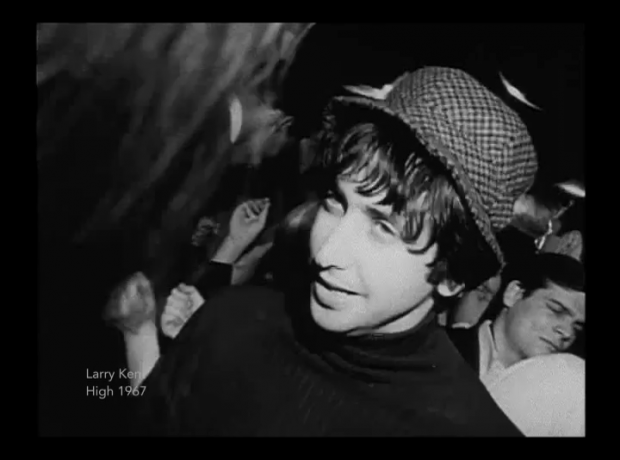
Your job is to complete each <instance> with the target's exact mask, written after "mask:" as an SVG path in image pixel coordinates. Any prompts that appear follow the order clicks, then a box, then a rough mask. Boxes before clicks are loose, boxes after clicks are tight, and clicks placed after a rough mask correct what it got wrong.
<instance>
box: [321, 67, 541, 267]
mask: <svg viewBox="0 0 620 460" xmlns="http://www.w3.org/2000/svg"><path fill="white" fill-rule="evenodd" d="M334 104H343V105H356V106H363V107H368V108H372V109H377V110H381V111H383V112H385V113H386V114H388V115H391V116H394V117H396V118H398V119H399V120H401V121H402V122H404V123H406V124H407V125H408V126H409V127H410V128H411V129H412V131H413V132H414V134H415V135H416V136H417V138H418V139H419V140H420V141H421V142H422V143H423V144H424V145H425V146H426V147H427V149H428V150H429V152H430V153H431V154H432V155H436V156H437V157H438V158H439V159H440V160H441V161H442V163H443V164H444V165H445V166H446V167H447V169H448V170H449V172H450V173H451V175H452V177H453V178H454V180H455V182H456V184H457V186H458V187H459V188H460V192H461V194H462V196H464V197H465V200H466V205H467V206H468V208H469V210H470V211H471V213H472V215H473V217H474V219H475V222H476V225H477V226H478V228H479V230H480V232H481V233H482V235H483V237H484V239H485V240H486V242H487V243H488V244H489V245H490V247H491V248H492V249H493V251H494V253H495V255H496V256H497V259H498V261H499V262H500V264H503V263H504V257H503V254H502V251H501V249H500V247H499V244H498V243H497V240H496V238H495V232H497V231H499V230H501V229H503V228H505V227H506V226H507V225H508V224H509V223H510V221H511V219H512V214H513V206H514V203H515V201H516V199H517V198H518V197H519V196H520V195H521V194H523V193H524V192H526V191H527V190H528V189H529V188H530V187H531V185H532V184H533V182H534V177H535V175H536V171H537V168H538V162H537V156H536V151H535V149H534V145H533V143H532V139H531V137H530V135H529V133H528V131H527V128H526V127H525V125H524V123H523V122H522V121H521V119H520V118H519V116H518V115H517V114H516V113H515V112H514V111H513V110H512V109H510V108H509V107H508V106H507V105H506V104H505V103H504V102H503V101H502V100H501V99H500V98H499V97H497V96H495V95H494V94H492V93H491V92H490V91H489V90H488V89H487V88H485V87H484V86H482V85H481V84H480V83H479V82H478V81H476V80H475V79H474V78H473V77H471V76H470V75H468V74H467V73H465V72H463V71H461V70H456V69H449V68H443V67H427V68H423V69H420V70H417V71H415V72H412V73H407V74H405V75H403V76H401V77H400V78H399V79H398V80H396V82H394V84H393V87H392V89H391V90H390V91H389V92H388V93H387V95H386V96H385V98H384V99H382V100H377V99H371V98H367V97H359V96H351V97H348V96H347V97H338V98H335V99H334V100H333V101H332V102H331V104H330V106H329V108H328V109H327V111H328V114H329V112H330V110H333V107H334Z"/></svg>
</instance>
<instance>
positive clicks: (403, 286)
mask: <svg viewBox="0 0 620 460" xmlns="http://www.w3.org/2000/svg"><path fill="white" fill-rule="evenodd" d="M356 179H357V178H352V180H347V181H344V180H338V182H337V192H336V196H334V197H332V198H329V199H326V200H325V201H324V202H323V203H322V206H321V208H320V209H319V211H318V214H317V216H316V220H315V222H314V225H313V227H312V231H311V235H310V249H311V254H312V257H313V259H314V261H315V262H316V263H317V264H318V266H319V268H320V271H319V274H318V275H317V276H316V278H315V279H314V280H313V283H312V287H311V299H310V305H311V312H312V316H313V318H314V320H315V321H316V322H317V324H318V325H319V326H321V327H322V328H324V329H326V330H329V331H332V332H341V333H347V334H351V335H359V334H364V333H372V332H379V333H394V332H400V331H404V330H407V329H409V328H411V327H413V326H415V325H416V324H418V323H419V322H420V321H422V320H423V319H424V317H425V316H426V315H427V313H428V312H429V310H430V309H431V307H432V305H433V300H432V297H431V295H432V293H433V290H434V286H433V285H431V284H430V283H429V282H428V281H427V277H428V274H429V272H430V268H429V267H428V265H429V263H430V262H432V261H433V260H434V257H435V254H436V251H437V247H436V245H433V246H431V247H430V249H429V250H427V251H426V252H425V253H423V254H417V255H416V254H411V253H410V252H408V251H407V248H408V246H407V245H406V244H405V243H404V242H403V241H402V239H401V237H400V232H399V231H400V229H401V228H402V225H403V219H402V218H399V217H393V216H392V217H390V215H391V211H392V207H391V206H386V205H379V204H377V203H378V202H380V201H381V199H382V198H383V197H384V194H380V195H377V196H373V197H365V196H362V195H360V194H359V193H358V192H357V191H356V190H357V187H358V184H357V183H356V182H355V180H356ZM427 238H428V231H426V230H425V231H424V232H423V233H422V236H421V238H420V239H419V241H418V242H417V243H416V244H415V247H423V246H424V244H425V243H426V242H427ZM409 247H411V246H409ZM442 294H444V293H443V292H442Z"/></svg>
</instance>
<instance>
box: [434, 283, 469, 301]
mask: <svg viewBox="0 0 620 460" xmlns="http://www.w3.org/2000/svg"><path fill="white" fill-rule="evenodd" d="M463 289H465V285H464V284H456V283H455V282H454V281H451V280H448V279H446V280H444V281H442V282H441V283H439V284H438V285H437V293H438V294H439V295H440V296H441V297H454V296H456V295H459V294H460V293H461V292H463Z"/></svg>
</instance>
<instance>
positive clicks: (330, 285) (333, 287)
mask: <svg viewBox="0 0 620 460" xmlns="http://www.w3.org/2000/svg"><path fill="white" fill-rule="evenodd" d="M315 280H316V282H317V283H318V284H320V285H321V286H323V287H324V288H326V289H328V290H330V291H335V292H341V293H343V294H348V295H359V294H358V293H357V292H356V291H353V290H351V289H349V288H347V287H343V286H342V285H341V284H339V283H335V282H333V281H328V280H326V279H325V278H323V277H322V276H321V275H317V276H316V278H315Z"/></svg>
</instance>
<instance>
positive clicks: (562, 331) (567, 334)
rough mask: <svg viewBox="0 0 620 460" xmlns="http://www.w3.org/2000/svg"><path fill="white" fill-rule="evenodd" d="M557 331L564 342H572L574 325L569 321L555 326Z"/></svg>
mask: <svg viewBox="0 0 620 460" xmlns="http://www.w3.org/2000/svg"><path fill="white" fill-rule="evenodd" d="M555 332H556V334H557V335H558V336H559V337H560V340H561V341H562V342H570V341H571V340H572V338H573V337H574V335H575V334H574V332H573V327H572V325H571V324H568V323H560V324H557V325H556V326H555Z"/></svg>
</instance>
